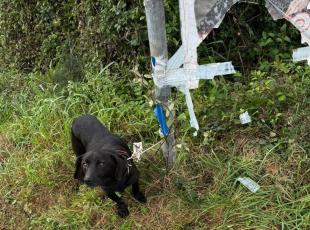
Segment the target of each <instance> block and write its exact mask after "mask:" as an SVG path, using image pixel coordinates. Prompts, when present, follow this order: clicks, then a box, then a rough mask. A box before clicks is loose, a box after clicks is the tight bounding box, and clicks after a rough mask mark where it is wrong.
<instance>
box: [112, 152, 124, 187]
mask: <svg viewBox="0 0 310 230" xmlns="http://www.w3.org/2000/svg"><path fill="white" fill-rule="evenodd" d="M111 156H112V158H113V159H114V161H115V174H114V177H115V179H116V180H117V181H121V180H122V179H123V178H124V176H125V175H126V174H127V162H126V160H125V159H122V158H120V157H119V156H117V155H115V154H112V155H111Z"/></svg>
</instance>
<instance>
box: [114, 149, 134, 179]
mask: <svg viewBox="0 0 310 230" xmlns="http://www.w3.org/2000/svg"><path fill="white" fill-rule="evenodd" d="M116 153H117V154H118V155H119V156H120V157H121V158H124V159H126V168H127V174H128V175H129V173H130V169H131V167H132V164H131V160H132V157H131V156H129V154H128V151H126V150H122V149H118V150H116Z"/></svg>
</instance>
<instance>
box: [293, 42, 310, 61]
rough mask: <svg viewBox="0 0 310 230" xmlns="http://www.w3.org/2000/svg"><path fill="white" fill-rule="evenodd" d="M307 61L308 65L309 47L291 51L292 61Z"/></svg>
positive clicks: (309, 57) (309, 59)
mask: <svg viewBox="0 0 310 230" xmlns="http://www.w3.org/2000/svg"><path fill="white" fill-rule="evenodd" d="M303 60H307V61H308V65H310V46H307V47H303V48H299V49H296V50H294V51H293V61H294V62H297V61H303Z"/></svg>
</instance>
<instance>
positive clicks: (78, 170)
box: [74, 155, 85, 181]
mask: <svg viewBox="0 0 310 230" xmlns="http://www.w3.org/2000/svg"><path fill="white" fill-rule="evenodd" d="M82 158H83V155H81V156H78V157H77V158H76V161H75V172H74V179H77V180H80V181H83V179H84V176H85V173H84V171H83V168H82V164H81V163H82Z"/></svg>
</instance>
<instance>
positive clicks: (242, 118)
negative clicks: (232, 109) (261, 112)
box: [239, 111, 252, 125]
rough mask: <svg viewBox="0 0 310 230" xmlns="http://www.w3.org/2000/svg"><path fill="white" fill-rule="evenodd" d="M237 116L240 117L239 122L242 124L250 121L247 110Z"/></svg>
mask: <svg viewBox="0 0 310 230" xmlns="http://www.w3.org/2000/svg"><path fill="white" fill-rule="evenodd" d="M239 118H240V122H241V124H243V125H244V124H248V123H251V122H252V120H251V117H250V115H249V113H248V111H246V112H244V113H241V114H240V116H239Z"/></svg>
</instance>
